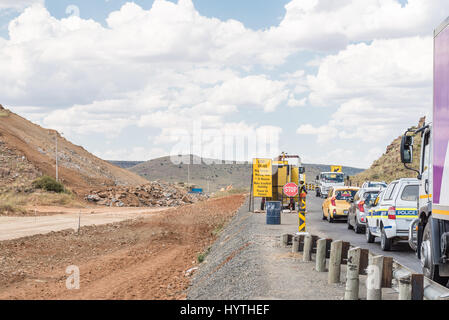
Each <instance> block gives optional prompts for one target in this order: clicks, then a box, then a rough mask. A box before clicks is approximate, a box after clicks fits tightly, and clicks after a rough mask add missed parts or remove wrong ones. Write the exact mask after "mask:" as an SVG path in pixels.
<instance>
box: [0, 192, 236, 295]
mask: <svg viewBox="0 0 449 320" xmlns="http://www.w3.org/2000/svg"><path fill="white" fill-rule="evenodd" d="M243 201H244V196H243V195H233V196H229V197H225V198H219V199H210V200H207V201H202V202H199V203H196V204H193V205H188V206H183V207H179V208H171V209H169V210H166V211H164V212H160V213H159V214H158V213H156V214H154V215H151V217H148V216H147V217H146V218H145V217H144V218H139V219H135V220H128V221H123V222H119V223H113V224H107V225H101V226H94V225H92V226H86V227H83V228H81V232H80V234H77V233H76V232H73V231H70V230H64V231H59V232H51V233H48V234H45V235H34V236H30V237H25V238H20V239H15V240H6V241H0V299H184V298H185V297H186V293H185V289H186V288H187V287H188V285H189V283H190V276H189V275H186V271H187V270H189V269H191V268H192V267H195V266H196V265H197V264H198V262H197V256H198V254H199V253H202V252H204V251H205V250H206V249H207V248H208V247H209V246H210V245H211V244H212V243H213V241H214V240H215V239H216V235H217V232H218V231H219V230H221V228H222V227H223V225H224V224H225V223H226V222H227V221H228V220H229V219H231V218H232V217H233V216H234V215H235V213H236V212H237V211H238V209H239V207H240V206H241V204H242V203H243ZM53 217H54V216H53ZM71 265H75V266H77V267H78V268H79V270H80V289H78V290H76V289H75V290H68V289H67V287H66V280H67V277H68V274H66V268H67V267H68V266H71Z"/></svg>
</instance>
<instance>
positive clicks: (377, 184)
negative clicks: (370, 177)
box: [362, 181, 387, 189]
mask: <svg viewBox="0 0 449 320" xmlns="http://www.w3.org/2000/svg"><path fill="white" fill-rule="evenodd" d="M386 187H387V183H386V182H385V181H365V182H364V183H363V185H362V189H365V188H386Z"/></svg>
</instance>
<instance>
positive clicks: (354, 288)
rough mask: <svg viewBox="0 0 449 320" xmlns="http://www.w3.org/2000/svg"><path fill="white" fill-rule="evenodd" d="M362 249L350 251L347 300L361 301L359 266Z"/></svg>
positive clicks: (347, 269) (347, 273)
mask: <svg viewBox="0 0 449 320" xmlns="http://www.w3.org/2000/svg"><path fill="white" fill-rule="evenodd" d="M361 252H362V249H360V248H354V249H350V250H349V251H348V261H347V267H346V289H345V300H358V299H359V266H360V254H361Z"/></svg>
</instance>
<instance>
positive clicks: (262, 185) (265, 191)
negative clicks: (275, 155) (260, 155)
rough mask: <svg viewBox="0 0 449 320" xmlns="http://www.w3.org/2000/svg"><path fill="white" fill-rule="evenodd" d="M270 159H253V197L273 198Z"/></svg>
mask: <svg viewBox="0 0 449 320" xmlns="http://www.w3.org/2000/svg"><path fill="white" fill-rule="evenodd" d="M272 174H273V173H272V168H271V159H253V195H254V197H266V198H270V197H272V196H273V180H272Z"/></svg>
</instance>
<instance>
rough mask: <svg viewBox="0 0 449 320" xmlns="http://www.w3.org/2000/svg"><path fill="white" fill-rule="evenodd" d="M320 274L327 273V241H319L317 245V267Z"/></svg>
mask: <svg viewBox="0 0 449 320" xmlns="http://www.w3.org/2000/svg"><path fill="white" fill-rule="evenodd" d="M315 269H316V271H318V272H326V239H319V240H318V241H317V243H316V265H315Z"/></svg>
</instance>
